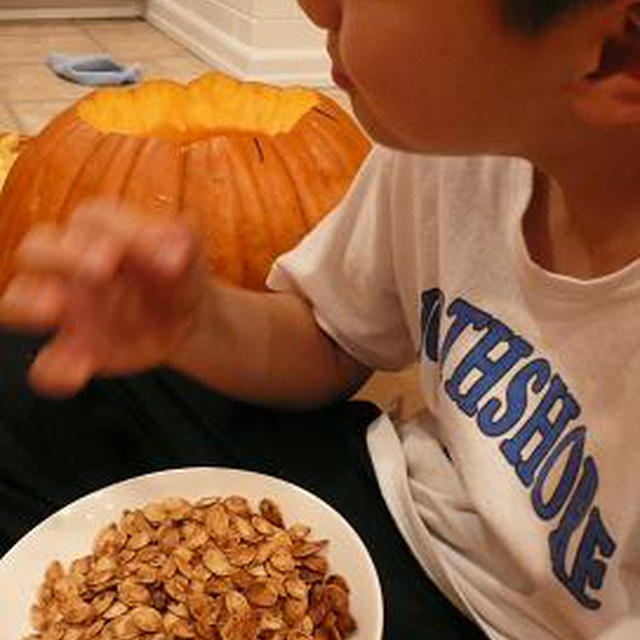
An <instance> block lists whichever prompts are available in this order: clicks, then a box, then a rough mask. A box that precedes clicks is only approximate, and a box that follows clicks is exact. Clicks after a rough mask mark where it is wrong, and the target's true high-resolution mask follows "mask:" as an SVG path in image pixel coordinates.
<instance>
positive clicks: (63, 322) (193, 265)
mask: <svg viewBox="0 0 640 640" xmlns="http://www.w3.org/2000/svg"><path fill="white" fill-rule="evenodd" d="M0 322H2V323H3V324H5V325H6V326H10V327H13V328H18V329H21V330H22V329H27V330H38V331H46V332H49V333H50V334H51V337H50V339H49V341H48V342H47V343H46V344H45V346H44V347H43V348H42V349H41V350H40V352H39V353H38V355H37V357H36V359H35V361H34V362H33V364H32V365H31V368H30V373H29V377H30V381H31V383H32V385H33V386H34V387H35V388H36V389H37V390H39V391H41V392H43V393H47V394H51V395H69V394H73V393H76V392H77V391H79V390H80V389H81V388H82V387H83V386H85V385H86V384H87V383H88V381H89V380H90V379H91V378H92V377H95V376H108V375H128V374H133V373H136V372H139V371H142V370H145V369H148V368H151V367H155V366H173V367H175V368H177V369H179V370H181V371H183V372H184V373H186V374H188V375H191V376H193V377H195V378H197V379H199V380H200V381H202V382H204V383H205V384H207V385H209V386H211V387H214V388H216V389H217V390H219V391H221V392H222V393H225V394H227V395H232V396H234V397H237V398H241V399H244V400H247V401H252V402H259V403H265V404H271V405H279V406H287V407H291V408H302V407H311V406H317V405H320V404H323V403H326V402H329V401H331V400H333V399H336V398H338V397H341V396H345V395H348V394H349V393H350V392H352V391H354V390H355V389H356V388H357V387H358V386H359V385H360V384H362V383H363V382H364V380H365V379H366V378H367V376H368V375H369V373H370V371H369V370H368V369H367V368H366V367H365V366H364V365H362V364H361V363H359V362H358V361H356V360H355V359H353V358H352V357H351V356H349V355H348V354H346V353H345V352H344V351H343V350H342V349H340V347H338V346H337V345H336V344H335V343H334V342H333V341H332V340H331V339H330V338H329V337H328V336H327V335H326V334H325V333H324V332H323V331H322V330H321V329H320V328H319V327H318V325H317V324H316V322H315V320H314V317H313V313H312V311H311V309H310V307H309V306H308V305H307V304H306V303H305V302H304V301H303V300H302V299H300V298H298V297H297V296H295V295H293V294H284V293H257V292H252V291H247V290H243V289H237V288H233V287H229V286H227V285H224V284H221V283H220V282H219V281H217V280H215V279H212V278H211V275H210V270H209V267H208V265H207V264H206V261H205V256H204V252H203V250H202V247H201V246H200V245H199V243H198V241H197V238H196V237H195V235H194V234H192V233H190V232H189V230H188V229H186V228H185V227H183V226H181V225H177V224H175V223H169V222H167V223H150V222H149V221H148V220H144V219H142V218H140V217H137V216H134V215H131V214H128V213H123V212H120V211H118V210H117V208H116V207H114V206H113V205H110V204H109V203H94V204H92V205H90V206H84V207H82V208H81V209H80V210H79V211H78V212H77V213H76V214H75V215H74V216H73V217H72V218H71V219H70V220H69V221H68V222H67V223H65V224H64V225H61V226H54V225H41V226H40V227H37V228H36V229H34V230H33V231H32V232H31V233H29V234H28V235H27V237H26V238H25V239H24V241H23V242H22V244H21V246H20V248H19V250H18V253H17V273H16V274H15V276H14V277H13V279H12V281H11V282H10V283H9V285H8V287H7V288H6V290H5V292H4V295H3V296H2V298H0ZM0 376H1V370H0Z"/></svg>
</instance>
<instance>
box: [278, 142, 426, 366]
mask: <svg viewBox="0 0 640 640" xmlns="http://www.w3.org/2000/svg"><path fill="white" fill-rule="evenodd" d="M393 154H394V152H393V151H391V150H388V149H384V148H381V147H376V148H374V150H373V151H372V152H371V154H370V155H369V157H368V158H367V160H366V161H365V163H364V164H363V167H362V168H361V170H360V172H359V173H358V176H357V177H356V179H355V180H354V182H353V184H352V186H351V189H350V190H349V191H348V193H347V195H346V196H345V198H344V199H343V201H342V202H341V204H340V205H339V206H338V207H337V208H336V209H335V210H334V211H332V212H331V213H330V214H329V215H327V216H326V217H325V218H324V219H323V220H322V221H321V222H320V224H319V225H318V226H317V227H316V228H315V229H314V230H313V231H312V232H311V233H310V234H308V235H307V236H306V237H305V238H304V239H303V240H302V242H301V243H300V244H299V245H298V246H297V247H296V248H295V249H293V250H292V251H290V252H288V253H286V254H284V255H282V256H280V257H279V258H278V260H277V261H276V262H275V264H274V266H273V268H272V270H271V272H270V274H269V277H268V279H267V285H268V286H269V288H271V289H273V290H278V291H292V292H295V293H297V294H298V295H300V296H302V297H303V298H305V299H306V300H307V301H308V302H309V303H310V304H311V305H312V307H313V311H314V314H315V317H316V321H317V322H318V324H319V326H320V327H321V328H322V329H323V330H324V331H325V332H326V333H327V334H329V335H330V336H331V337H332V338H333V339H334V340H335V341H336V342H337V343H338V344H339V345H340V346H341V347H342V348H343V349H344V350H345V351H346V352H347V353H349V354H351V355H352V356H353V357H355V358H356V359H357V360H359V361H360V362H362V363H363V364H365V365H367V366H368V367H370V368H372V369H385V370H397V369H401V368H403V367H405V366H406V365H408V364H409V363H410V362H412V361H413V360H415V349H414V345H413V342H412V339H411V333H410V330H409V327H408V325H407V319H406V317H405V315H404V311H403V307H402V305H401V304H400V299H399V293H398V289H397V282H396V273H395V271H394V266H393V265H394V260H393V250H394V247H393V233H392V223H391V216H392V214H393V212H392V211H391V203H390V194H391V187H392V185H391V181H392V179H393V178H392V175H393V158H394V155H393Z"/></svg>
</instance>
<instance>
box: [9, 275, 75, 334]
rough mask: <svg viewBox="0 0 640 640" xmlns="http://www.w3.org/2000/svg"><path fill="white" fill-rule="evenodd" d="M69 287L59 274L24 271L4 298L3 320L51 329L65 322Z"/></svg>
mask: <svg viewBox="0 0 640 640" xmlns="http://www.w3.org/2000/svg"><path fill="white" fill-rule="evenodd" d="M67 295H68V293H67V287H66V286H65V285H64V283H63V282H62V281H61V280H60V279H59V278H56V277H52V276H38V275H34V274H20V275H18V276H16V277H15V278H14V279H13V280H12V281H11V282H10V283H9V285H8V286H7V288H6V289H5V291H4V293H3V294H2V296H1V297H0V321H2V322H3V324H7V325H11V326H14V327H16V328H18V327H22V328H27V329H48V328H51V327H55V326H56V325H58V324H59V323H60V321H61V318H62V315H63V313H64V309H65V308H66V304H67Z"/></svg>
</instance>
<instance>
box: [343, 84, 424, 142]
mask: <svg viewBox="0 0 640 640" xmlns="http://www.w3.org/2000/svg"><path fill="white" fill-rule="evenodd" d="M350 97H351V106H352V108H353V113H354V115H355V117H356V119H357V120H358V123H359V124H360V126H361V127H362V128H363V129H364V130H365V132H366V133H367V135H368V136H369V137H370V138H371V139H372V140H373V141H374V142H376V143H377V144H381V145H383V146H385V147H391V148H392V149H399V150H402V151H412V150H413V149H412V148H411V146H410V145H408V144H407V143H406V141H403V140H401V139H400V138H399V137H398V136H397V135H395V134H394V133H393V131H391V130H390V128H389V127H386V126H385V125H384V124H383V123H381V122H380V121H379V120H378V119H377V118H376V117H375V116H374V115H373V114H372V113H371V111H370V110H369V109H368V108H367V107H366V106H365V105H363V104H362V102H361V101H360V100H358V97H357V96H350Z"/></svg>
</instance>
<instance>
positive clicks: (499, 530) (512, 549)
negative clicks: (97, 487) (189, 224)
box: [3, 0, 640, 640]
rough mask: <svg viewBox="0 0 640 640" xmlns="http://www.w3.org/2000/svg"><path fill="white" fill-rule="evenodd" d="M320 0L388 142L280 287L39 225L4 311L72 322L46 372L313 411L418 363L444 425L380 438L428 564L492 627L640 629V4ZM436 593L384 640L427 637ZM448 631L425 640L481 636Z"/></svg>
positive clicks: (394, 491) (287, 259)
mask: <svg viewBox="0 0 640 640" xmlns="http://www.w3.org/2000/svg"><path fill="white" fill-rule="evenodd" d="M301 4H302V6H303V8H304V9H305V10H306V11H307V13H308V14H309V16H310V17H311V19H312V20H313V21H314V22H316V24H318V25H319V26H321V27H322V28H324V29H326V30H327V31H328V50H329V53H330V55H331V57H332V59H333V62H334V76H335V78H336V81H337V82H338V83H339V84H340V85H342V86H343V87H344V88H345V89H346V90H347V91H348V92H349V95H350V98H351V101H352V104H353V108H354V111H355V113H356V114H357V116H358V118H359V120H360V122H361V123H362V124H363V125H364V126H365V127H366V129H367V130H368V131H369V132H370V134H371V135H372V136H373V137H374V138H375V139H376V140H377V141H379V142H380V143H382V144H384V145H385V146H386V147H387V148H382V147H380V148H377V149H376V150H375V151H374V152H373V153H372V155H371V157H370V158H369V159H368V161H367V163H366V166H365V167H364V168H363V170H362V171H361V173H360V175H359V177H358V180H357V181H356V184H355V185H354V186H353V188H352V189H351V191H350V193H349V195H348V197H347V198H346V200H345V202H344V203H343V205H342V206H341V207H340V208H339V210H338V211H337V212H335V213H334V214H332V215H331V216H329V217H328V218H327V219H326V220H325V221H324V222H323V223H322V224H321V225H320V226H319V227H318V229H317V230H316V231H315V232H314V233H313V234H311V235H310V236H309V237H308V238H306V239H305V240H304V241H303V242H302V243H301V245H300V246H299V247H298V248H297V249H296V250H295V251H293V252H292V253H290V254H288V255H286V256H284V257H282V258H281V259H280V260H279V261H278V263H277V264H276V265H275V267H274V269H273V271H272V273H271V275H270V279H269V284H270V285H271V286H272V287H273V288H274V289H277V290H280V291H282V293H277V294H266V295H262V294H253V293H247V292H243V291H237V290H234V289H229V288H226V287H224V286H222V285H220V284H218V283H215V282H214V283H212V282H209V281H208V280H207V278H206V276H205V271H204V268H203V266H202V264H201V258H200V254H199V252H198V249H197V243H196V242H195V241H194V240H193V239H192V238H191V237H190V236H189V234H188V233H187V232H186V231H185V230H183V229H181V228H178V227H157V228H154V229H144V228H142V226H141V224H140V223H139V222H138V221H137V220H136V219H135V217H134V216H131V215H126V214H124V215H114V214H113V212H112V211H111V212H110V211H109V210H108V207H107V205H103V206H94V207H93V208H92V210H90V211H88V210H85V211H82V212H79V213H78V215H77V216H76V217H75V219H74V220H73V221H72V223H71V224H70V225H68V226H67V227H65V228H63V229H51V228H46V229H41V230H39V231H38V232H35V233H34V234H32V235H31V236H30V237H29V238H28V239H27V240H26V241H25V243H24V245H23V247H22V251H21V256H20V260H21V264H22V266H23V271H22V273H21V274H20V275H19V276H18V277H17V278H16V280H15V282H14V283H13V285H12V286H10V287H9V289H8V291H7V293H6V295H5V297H4V301H3V309H4V315H5V317H6V318H7V322H10V323H11V324H13V325H17V326H20V327H34V328H47V329H51V328H53V329H54V330H55V331H56V332H55V336H54V337H53V339H52V340H51V341H50V342H49V343H48V344H47V345H46V346H45V347H44V348H43V349H42V350H41V351H40V353H39V355H38V357H37V359H36V360H35V362H34V364H33V366H32V368H31V371H30V379H31V382H32V384H33V385H34V386H35V387H36V388H37V389H40V390H42V391H45V392H49V393H60V394H69V393H74V392H76V391H77V390H78V389H80V388H81V387H83V386H84V385H85V384H86V383H87V381H89V379H90V378H91V377H92V376H95V375H114V374H115V375H118V374H128V373H131V372H135V371H140V370H142V369H146V368H148V367H151V366H154V365H158V364H166V365H170V366H172V367H174V368H176V369H178V370H180V371H182V372H185V373H187V374H188V375H190V376H193V377H195V378H196V379H198V380H200V381H202V382H204V383H206V384H207V385H210V386H211V387H214V388H216V389H218V390H220V391H222V392H224V393H226V394H229V395H233V396H236V397H241V398H244V399H248V400H250V401H253V402H258V403H271V404H275V405H284V406H288V407H312V406H317V405H322V404H324V403H327V402H329V401H331V400H334V399H336V398H340V397H343V396H347V395H349V394H350V393H351V392H352V391H353V390H354V389H356V388H357V387H358V386H359V385H360V384H361V383H362V382H363V381H364V380H365V379H366V377H367V376H368V375H369V372H370V371H371V370H372V369H375V368H386V369H394V368H400V367H402V366H404V365H406V364H408V363H409V362H411V361H412V360H413V359H415V358H416V354H417V356H418V357H419V358H420V360H421V371H422V384H423V388H424V394H425V399H426V404H427V407H428V413H426V414H425V415H424V416H421V417H420V418H419V419H417V420H415V421H412V422H411V423H409V424H406V425H402V426H401V427H400V428H398V429H395V428H393V426H392V425H390V423H389V422H388V421H387V420H385V419H384V418H381V419H379V420H378V421H377V422H376V423H375V424H374V425H373V426H372V428H371V429H370V430H369V432H368V435H367V440H368V447H369V451H370V452H371V457H372V461H373V466H374V468H375V471H376V476H377V479H378V482H379V484H380V488H381V490H382V493H383V495H384V498H385V500H386V504H387V506H388V508H389V510H390V512H391V513H392V514H393V518H394V520H395V522H396V524H397V526H398V528H399V530H400V531H401V532H402V535H403V537H404V539H405V541H406V542H407V543H408V546H409V547H410V548H411V550H412V552H413V554H414V556H415V558H416V559H417V561H418V562H419V564H420V565H421V566H422V568H423V569H424V572H425V574H426V575H428V576H429V578H430V580H432V581H433V582H434V583H435V584H436V585H437V586H438V588H439V589H440V590H441V591H442V592H444V593H445V594H446V595H447V597H448V598H449V600H450V601H451V602H453V603H454V604H455V605H456V606H457V607H458V608H459V609H460V610H461V611H463V612H464V613H465V614H466V615H467V616H469V617H470V618H471V619H473V620H474V621H475V622H476V623H477V624H478V626H479V627H481V628H482V629H483V631H484V632H485V633H486V634H487V635H488V636H489V637H491V638H521V639H526V640H529V639H536V640H537V639H547V638H549V639H550V638H563V639H572V638H625V639H626V638H629V639H631V638H637V637H639V634H640V578H639V577H638V561H639V560H640V558H639V556H638V547H637V541H636V538H637V536H638V532H639V530H640V529H639V527H640V523H639V520H638V510H637V507H636V504H637V500H636V497H637V489H638V485H637V481H636V479H635V477H636V474H634V471H635V467H637V464H638V454H637V452H636V449H637V447H636V446H634V443H635V442H636V440H637V438H634V433H635V430H636V425H635V419H636V417H637V416H638V411H639V410H640V405H639V402H638V396H637V393H636V392H635V384H634V381H635V379H636V378H637V373H638V371H637V368H638V367H639V366H640V364H639V361H638V357H637V338H636V332H635V331H634V330H633V322H634V319H635V317H636V314H637V312H638V309H639V307H640V293H639V287H638V284H639V283H640V264H639V263H638V262H637V260H636V259H637V257H638V254H639V253H640V222H639V220H640V217H639V213H640V211H639V209H640V180H638V177H637V173H636V171H637V170H636V165H637V156H638V153H639V152H640V73H639V72H638V70H639V69H640V30H639V23H640V20H639V19H638V16H639V15H640V3H636V2H634V1H633V0H555V1H551V0H549V1H548V2H543V1H542V0H473V2H468V1H467V0H396V1H394V2H383V1H375V0H372V1H367V2H365V1H364V0H303V1H302V3H301ZM389 147H390V148H394V149H396V151H392V150H390V149H389ZM398 150H400V151H398ZM407 152H409V153H407ZM159 283H162V287H159V286H158V284H159ZM123 312H124V313H123ZM301 354H304V355H305V357H304V358H302V357H301ZM621 365H622V366H621ZM378 542H379V543H380V544H383V543H382V542H381V541H380V540H378ZM379 551H380V550H379V549H376V552H379ZM390 579H391V578H389V580H390ZM400 582H402V580H400V581H399V582H398V585H399V584H400ZM405 582H406V581H405ZM385 587H386V591H387V593H389V592H393V590H394V589H395V585H394V584H392V583H391V582H385ZM398 588H403V587H400V586H398ZM426 594H427V590H426V589H424V590H422V591H420V592H419V593H418V592H414V593H413V595H412V596H411V597H417V598H420V600H419V601H417V602H414V603H413V605H414V612H413V614H414V615H415V617H416V620H418V619H419V620H421V622H420V625H421V626H413V627H412V626H402V623H400V622H398V621H397V620H394V621H393V625H394V626H392V627H387V634H388V635H387V637H388V638H393V639H395V638H402V639H404V638H407V640H408V639H409V638H412V639H413V638H418V637H426V636H427V635H429V631H430V627H429V626H428V625H429V620H428V618H424V617H422V618H421V616H424V614H423V613H421V612H423V611H425V610H427V609H428V608H429V607H432V606H433V605H432V602H433V601H432V600H429V598H433V597H435V596H434V595H430V596H427V595H426ZM395 602H396V603H398V599H396V601H395ZM430 602H431V604H430ZM398 606H400V605H399V604H398ZM387 611H388V612H389V609H388V610H387ZM431 611H433V609H432V610H431ZM391 615H393V611H391ZM434 615H435V614H434ZM434 619H435V618H434ZM449 619H450V620H451V621H452V622H451V624H450V626H449V627H447V626H446V624H443V626H439V627H437V629H438V630H436V631H432V634H433V636H434V637H471V636H472V635H473V633H474V632H473V630H470V629H468V628H467V629H465V630H464V631H462V630H461V628H462V627H461V623H460V622H459V621H458V620H456V621H455V622H454V621H453V620H454V618H453V617H450V618H449ZM438 624H440V623H439V622H438ZM419 630H422V631H419ZM460 634H463V635H460ZM467 634H469V635H467Z"/></svg>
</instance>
